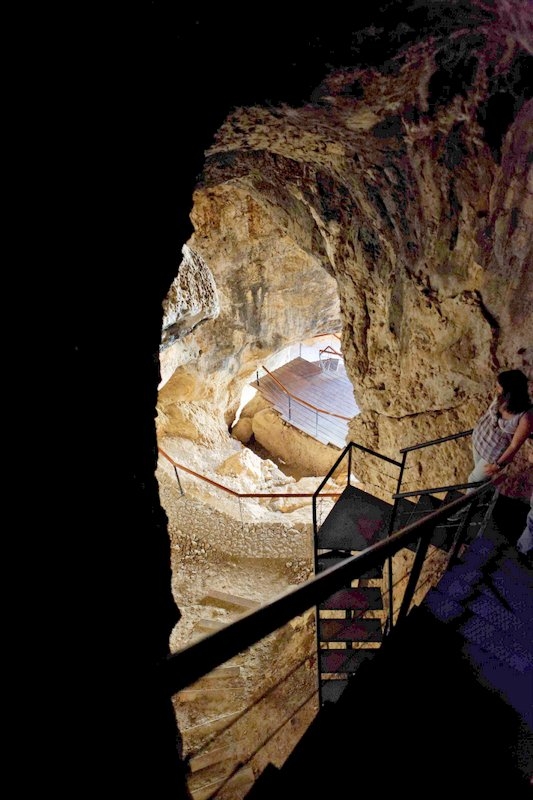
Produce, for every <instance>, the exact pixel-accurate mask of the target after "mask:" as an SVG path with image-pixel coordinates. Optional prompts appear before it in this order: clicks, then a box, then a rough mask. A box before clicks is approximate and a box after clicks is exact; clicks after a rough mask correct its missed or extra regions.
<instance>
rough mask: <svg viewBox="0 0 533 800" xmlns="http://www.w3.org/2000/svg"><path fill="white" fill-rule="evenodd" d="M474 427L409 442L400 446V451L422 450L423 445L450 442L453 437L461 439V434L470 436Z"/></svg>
mask: <svg viewBox="0 0 533 800" xmlns="http://www.w3.org/2000/svg"><path fill="white" fill-rule="evenodd" d="M473 430H474V429H473V428H470V430H468V431H460V432H459V433H451V434H450V435H449V436H442V437H441V438H440V439H430V440H429V441H427V442H420V443H419V444H410V445H409V446H408V447H402V448H401V450H400V453H409V452H411V450H422V449H423V448H424V447H429V446H430V445H432V444H442V442H451V441H452V440H453V439H462V438H463V436H470V434H471V433H472V431H473Z"/></svg>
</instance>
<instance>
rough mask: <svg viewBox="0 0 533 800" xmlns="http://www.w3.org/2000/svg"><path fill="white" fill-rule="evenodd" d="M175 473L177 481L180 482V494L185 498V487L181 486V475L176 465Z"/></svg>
mask: <svg viewBox="0 0 533 800" xmlns="http://www.w3.org/2000/svg"><path fill="white" fill-rule="evenodd" d="M174 472H175V474H176V480H177V481H178V486H179V487H180V494H181V496H182V497H183V495H184V494H185V492H184V491H183V487H182V485H181V481H180V476H179V473H178V468H177V467H176V466H175V465H174Z"/></svg>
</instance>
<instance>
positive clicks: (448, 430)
mask: <svg viewBox="0 0 533 800" xmlns="http://www.w3.org/2000/svg"><path fill="white" fill-rule="evenodd" d="M481 5H482V6H484V5H485V4H483V3H482V4H481ZM512 6H513V4H510V8H511V7H512ZM500 11H501V9H500ZM498 13H499V12H498ZM502 14H503V12H502ZM530 41H531V28H530V26H528V24H527V21H526V22H525V23H524V21H523V20H522V19H521V17H520V14H509V16H508V17H506V16H505V14H503V15H502V16H500V18H497V19H496V20H494V19H492V20H491V19H490V17H486V18H480V17H476V18H474V17H473V19H472V20H471V24H470V25H469V24H468V20H467V21H466V23H465V25H464V27H463V28H461V29H459V28H458V29H456V30H455V31H454V32H453V34H452V35H450V36H448V35H446V33H445V32H443V31H442V30H441V31H436V32H435V35H434V36H433V37H429V38H425V39H423V40H421V41H419V42H416V43H415V44H413V45H411V46H410V47H409V48H405V49H401V50H398V52H397V53H395V54H394V55H391V56H390V58H388V59H387V60H386V61H385V62H384V63H381V64H379V65H376V66H374V67H372V68H364V69H363V68H355V67H354V68H350V69H348V68H345V69H342V70H332V71H331V73H330V74H328V75H325V76H324V80H323V82H322V84H321V85H320V86H318V87H317V88H316V90H315V92H314V94H313V96H312V97H311V98H310V99H309V102H308V103H307V104H305V105H302V106H301V107H297V108H295V107H289V106H280V107H271V106H269V107H252V108H236V109H234V111H232V112H231V113H230V114H229V115H228V117H227V118H226V120H225V122H224V124H223V125H222V126H221V127H220V129H219V130H218V131H217V132H216V135H215V137H214V141H213V145H212V147H211V148H210V150H209V151H208V152H207V154H206V162H205V168H204V172H203V175H202V177H201V180H200V182H199V185H198V188H197V191H196V193H195V196H194V206H193V210H192V214H191V219H192V221H193V224H194V227H195V233H194V235H193V236H192V238H191V240H190V242H189V243H188V245H189V247H190V248H191V250H192V251H194V252H195V253H197V254H198V255H199V256H200V257H201V259H202V260H203V262H205V264H206V265H207V266H208V268H209V270H210V273H211V274H212V276H213V280H214V283H215V285H216V291H217V295H218V300H219V306H220V311H219V313H218V315H217V317H216V319H209V320H206V321H205V323H204V324H202V325H198V326H197V327H196V328H195V330H194V331H193V332H192V333H190V334H189V335H187V336H184V337H183V339H182V340H180V341H178V342H177V343H176V344H175V345H173V346H174V347H175V348H178V349H181V352H182V353H186V356H185V357H184V358H182V361H181V366H180V371H181V375H182V377H181V378H179V377H175V378H173V379H171V381H169V382H167V384H166V386H165V388H164V393H165V392H166V394H163V398H162V402H163V405H164V408H165V409H166V410H167V411H168V409H169V408H170V407H174V409H175V406H176V404H179V405H180V407H181V410H180V411H179V413H177V412H176V411H175V410H174V412H173V414H172V413H168V414H165V415H162V417H163V418H162V419H161V421H160V422H161V425H162V427H164V426H165V425H166V429H165V430H166V432H167V433H171V434H177V435H179V432H180V424H181V419H183V421H184V423H186V426H185V427H184V428H183V430H184V431H186V432H184V434H183V435H186V436H189V437H193V436H194V435H196V434H195V431H196V432H197V433H198V436H200V431H201V429H203V428H204V424H205V421H204V420H203V418H200V417H198V413H199V412H198V408H197V407H196V408H195V409H194V410H191V408H192V404H193V403H194V404H196V405H197V406H198V405H200V406H201V410H202V413H203V414H205V415H206V417H209V416H211V419H212V424H213V425H214V426H218V427H219V429H220V431H221V435H223V433H222V431H223V430H224V428H227V427H228V425H229V424H231V421H232V417H233V414H234V412H235V409H236V408H237V406H238V402H239V396H240V391H241V389H242V386H243V384H244V382H246V380H248V378H249V376H250V375H251V374H252V373H253V370H254V369H255V366H256V365H257V364H259V363H261V360H262V359H264V358H265V357H266V356H267V355H268V354H270V353H272V352H275V351H276V350H279V349H281V348H282V347H283V346H285V344H287V343H289V342H295V341H297V340H298V339H299V338H303V337H306V336H309V335H311V334H313V333H319V332H323V331H327V330H331V329H339V328H338V321H339V315H340V320H341V325H342V349H343V353H344V357H345V364H346V369H347V372H348V375H349V377H350V379H351V381H352V383H353V386H354V391H355V396H356V398H357V403H358V405H359V407H360V409H361V412H362V413H361V414H360V415H359V416H358V417H356V418H355V419H354V420H353V421H352V423H351V426H350V436H351V438H353V439H354V440H356V441H359V442H361V443H362V444H365V445H367V446H369V447H372V448H374V449H376V450H378V451H379V452H383V453H386V454H388V455H391V456H394V457H396V456H397V455H398V453H399V450H400V448H402V447H405V446H406V445H410V444H414V443H416V442H419V441H425V440H428V439H433V438H436V437H441V436H446V435H448V434H452V433H456V432H458V431H462V430H467V429H469V428H470V427H471V426H472V425H473V424H474V423H475V421H476V419H477V417H478V416H479V414H480V413H481V411H482V410H483V409H484V407H485V406H486V404H487V402H488V401H489V400H490V397H491V394H492V392H493V388H494V381H495V377H496V375H497V373H498V372H499V371H500V370H503V369H508V368H515V367H518V368H521V369H523V370H524V371H525V372H526V373H527V374H528V375H529V376H530V377H533V323H532V314H531V309H532V308H533V281H532V280H531V268H532V235H531V231H532V230H533V175H532V163H531V152H533V101H532V100H531V82H530V80H528V75H529V76H530V75H531V65H532V61H533V58H532V52H533V48H531V45H530ZM191 340H192V343H191ZM187 358H190V360H189V362H188V364H187V365H186V366H184V365H183V363H184V360H186V359H187ZM178 361H179V359H178ZM191 374H193V375H195V376H197V378H198V380H197V382H196V383H195V385H196V387H197V393H196V394H195V395H194V396H191V394H190V388H189V389H188V392H189V396H187V394H186V393H184V392H183V387H184V386H185V385H186V386H188V387H190V385H191V383H193V382H194V381H192V379H191V377H190V375H191ZM171 418H173V424H172V425H171V424H170V421H171ZM178 423H179V424H178ZM201 435H205V432H204V434H201ZM470 464H471V458H470V449H469V443H468V441H467V440H466V439H465V440H463V441H461V442H460V443H457V444H453V445H444V446H441V448H439V449H438V451H437V450H435V449H432V450H431V452H430V453H425V452H424V453H423V454H421V453H416V454H413V455H412V456H411V457H410V469H411V470H412V473H411V475H412V476H413V477H414V478H416V481H418V485H420V481H421V480H422V479H423V481H424V482H425V485H426V486H427V485H433V486H434V485H437V486H438V485H443V484H445V483H449V482H457V481H458V480H461V479H463V478H466V475H467V473H468V471H469V468H470ZM416 481H415V482H416Z"/></svg>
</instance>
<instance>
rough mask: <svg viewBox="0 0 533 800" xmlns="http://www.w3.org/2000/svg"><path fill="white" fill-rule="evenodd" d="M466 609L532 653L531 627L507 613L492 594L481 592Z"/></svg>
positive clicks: (532, 638)
mask: <svg viewBox="0 0 533 800" xmlns="http://www.w3.org/2000/svg"><path fill="white" fill-rule="evenodd" d="M468 608H469V609H470V611H471V612H472V613H473V614H477V616H479V617H483V619H486V620H488V621H489V622H490V623H491V624H492V625H494V627H496V628H499V629H500V630H502V631H503V632H504V633H507V634H508V635H512V636H513V637H515V638H516V640H517V641H521V642H522V644H523V645H524V647H526V648H527V649H529V650H531V651H532V652H533V629H532V628H533V626H531V625H530V626H529V628H528V626H527V625H526V624H525V623H524V622H523V621H522V620H521V619H520V618H519V617H517V616H516V615H515V614H513V613H512V611H508V610H507V609H506V608H505V607H504V606H503V605H502V603H501V602H500V601H499V600H498V598H497V597H495V596H494V595H493V594H492V593H489V592H481V593H480V594H479V595H477V596H475V597H473V598H472V599H471V600H470V601H469V603H468Z"/></svg>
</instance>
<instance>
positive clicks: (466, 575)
mask: <svg viewBox="0 0 533 800" xmlns="http://www.w3.org/2000/svg"><path fill="white" fill-rule="evenodd" d="M482 578H483V574H482V572H481V570H479V569H475V568H474V567H471V566H469V565H468V564H457V565H456V566H454V567H452V568H451V569H450V570H449V571H448V572H445V573H444V575H443V576H442V578H441V579H440V581H439V583H438V589H439V592H441V594H445V595H448V596H449V597H452V598H453V599H454V600H464V599H466V598H467V597H469V596H470V595H471V594H472V593H473V592H474V591H475V589H476V588H477V586H478V585H479V583H480V582H481V580H482Z"/></svg>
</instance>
